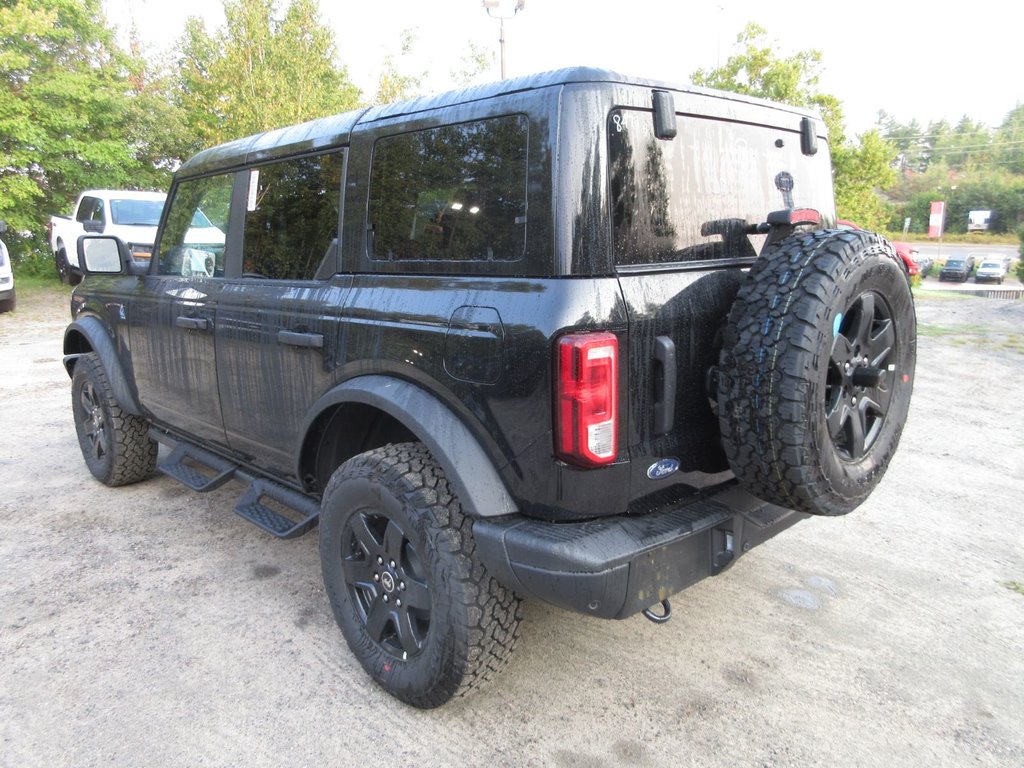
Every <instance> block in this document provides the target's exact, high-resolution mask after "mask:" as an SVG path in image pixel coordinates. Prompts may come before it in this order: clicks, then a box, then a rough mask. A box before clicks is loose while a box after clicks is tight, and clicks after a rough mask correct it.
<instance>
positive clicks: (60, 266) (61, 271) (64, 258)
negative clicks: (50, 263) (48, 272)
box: [53, 248, 70, 285]
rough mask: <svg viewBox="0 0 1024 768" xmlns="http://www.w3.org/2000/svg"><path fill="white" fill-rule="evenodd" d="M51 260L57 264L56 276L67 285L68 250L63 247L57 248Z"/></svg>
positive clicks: (68, 277) (68, 276) (68, 278)
mask: <svg viewBox="0 0 1024 768" xmlns="http://www.w3.org/2000/svg"><path fill="white" fill-rule="evenodd" d="M53 260H54V262H55V263H56V265H57V278H58V279H59V280H60V282H61V284H62V285H67V284H68V282H69V280H70V272H69V269H68V252H67V251H65V250H64V249H63V248H58V249H57V252H56V253H54V254H53Z"/></svg>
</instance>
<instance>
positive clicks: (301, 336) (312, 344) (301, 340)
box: [277, 331, 324, 349]
mask: <svg viewBox="0 0 1024 768" xmlns="http://www.w3.org/2000/svg"><path fill="white" fill-rule="evenodd" d="M277 340H278V341H279V342H280V343H281V344H289V345H291V346H293V347H308V348H310V349H323V347H324V335H323V334H322V333H296V332H295V331H278V332H277Z"/></svg>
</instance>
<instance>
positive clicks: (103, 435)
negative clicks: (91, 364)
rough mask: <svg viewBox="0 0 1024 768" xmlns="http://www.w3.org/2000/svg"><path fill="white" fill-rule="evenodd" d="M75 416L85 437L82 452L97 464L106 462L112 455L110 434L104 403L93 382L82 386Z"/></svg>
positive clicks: (86, 382)
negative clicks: (109, 455) (110, 454)
mask: <svg viewBox="0 0 1024 768" xmlns="http://www.w3.org/2000/svg"><path fill="white" fill-rule="evenodd" d="M75 416H76V418H77V420H78V422H79V425H80V431H81V434H83V435H84V440H83V442H82V450H83V451H84V452H87V453H86V455H87V457H90V456H91V457H92V459H94V460H95V461H96V462H104V461H105V460H106V459H107V455H108V454H109V453H110V433H109V431H108V427H107V419H106V416H105V415H104V413H103V401H102V400H101V399H100V396H99V394H98V393H97V392H96V387H95V386H93V383H92V381H89V380H86V381H85V382H83V384H82V388H81V390H80V391H79V394H78V403H77V405H76V407H75Z"/></svg>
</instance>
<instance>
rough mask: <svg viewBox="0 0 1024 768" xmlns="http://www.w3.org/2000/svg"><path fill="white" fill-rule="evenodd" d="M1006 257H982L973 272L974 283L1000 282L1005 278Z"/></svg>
mask: <svg viewBox="0 0 1024 768" xmlns="http://www.w3.org/2000/svg"><path fill="white" fill-rule="evenodd" d="M1007 261H1008V259H1002V258H999V257H989V258H986V259H984V260H983V261H982V262H981V263H980V264H979V265H978V269H977V271H976V272H975V273H974V282H976V283H988V282H993V283H999V284H1000V285H1001V284H1002V282H1003V280H1004V279H1005V278H1006V271H1007Z"/></svg>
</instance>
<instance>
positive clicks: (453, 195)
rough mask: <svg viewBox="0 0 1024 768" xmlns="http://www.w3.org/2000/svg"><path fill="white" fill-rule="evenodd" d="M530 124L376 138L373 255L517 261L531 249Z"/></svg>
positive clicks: (496, 123) (512, 120) (497, 123)
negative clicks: (528, 246) (528, 200)
mask: <svg viewBox="0 0 1024 768" xmlns="http://www.w3.org/2000/svg"><path fill="white" fill-rule="evenodd" d="M528 126H529V123H528V121H527V119H526V117H525V116H523V115H510V116H508V117H498V118H493V119H489V120H481V121H478V122H473V123H463V124H461V125H446V126H442V127H440V128H431V129H429V130H425V131H418V132H415V133H406V134H402V135H399V136H388V137H385V138H382V139H380V140H379V141H377V143H376V145H375V147H374V152H373V167H372V169H371V171H370V205H369V215H370V222H369V223H370V227H371V229H372V240H371V246H370V257H371V258H373V259H380V260H412V261H515V260H516V259H519V258H521V257H522V255H523V251H524V249H525V245H526V179H527V145H528V135H529V131H528Z"/></svg>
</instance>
